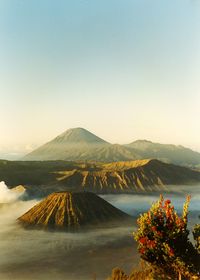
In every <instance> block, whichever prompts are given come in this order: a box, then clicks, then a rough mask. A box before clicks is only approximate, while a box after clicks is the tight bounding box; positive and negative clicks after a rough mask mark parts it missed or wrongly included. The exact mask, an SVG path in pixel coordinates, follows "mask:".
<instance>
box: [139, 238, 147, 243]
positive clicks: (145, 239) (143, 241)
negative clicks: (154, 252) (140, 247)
mask: <svg viewBox="0 0 200 280" xmlns="http://www.w3.org/2000/svg"><path fill="white" fill-rule="evenodd" d="M139 242H140V243H142V244H145V243H146V242H147V238H146V237H141V238H140V239H139Z"/></svg>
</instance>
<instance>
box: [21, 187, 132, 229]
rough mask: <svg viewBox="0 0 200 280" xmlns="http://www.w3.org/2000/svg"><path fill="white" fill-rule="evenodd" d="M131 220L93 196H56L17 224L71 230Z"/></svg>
mask: <svg viewBox="0 0 200 280" xmlns="http://www.w3.org/2000/svg"><path fill="white" fill-rule="evenodd" d="M128 218H130V217H129V216H128V215H127V214H125V213H124V212H122V211H120V210H119V209H117V208H115V207H114V206H112V205H111V204H109V203H108V202H106V201H105V200H104V199H102V198H100V197H98V196H97V195H95V194H94V193H90V192H81V193H71V192H56V193H52V194H50V195H49V196H48V197H47V198H45V199H44V200H43V201H42V202H40V203H39V204H37V205H36V206H34V207H33V208H31V209H30V210H29V211H28V212H26V213H25V214H24V215H22V216H21V217H20V218H19V219H18V220H19V221H20V222H22V223H23V224H25V225H35V226H43V227H45V228H46V227H50V228H57V229H70V228H77V227H80V226H83V225H96V224H97V225H98V224H101V223H105V222H112V221H117V220H118V221H120V220H124V219H128Z"/></svg>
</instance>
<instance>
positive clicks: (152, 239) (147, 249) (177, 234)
mask: <svg viewBox="0 0 200 280" xmlns="http://www.w3.org/2000/svg"><path fill="white" fill-rule="evenodd" d="M189 202H190V196H187V198H186V202H185V203H184V206H183V213H182V215H181V216H179V215H178V214H177V213H176V211H175V210H174V206H173V205H172V204H171V201H170V200H165V201H164V198H163V196H162V195H161V196H160V199H159V200H158V201H157V202H156V203H154V204H153V205H152V207H151V208H150V210H149V211H148V212H147V213H144V214H142V215H140V217H139V219H138V221H137V222H138V226H139V228H138V230H137V231H136V232H135V233H134V238H135V240H136V241H137V242H138V250H139V253H140V255H141V258H142V259H144V260H146V261H147V262H149V263H151V264H152V266H153V267H154V268H155V269H159V270H160V271H162V272H163V273H164V274H166V275H171V277H172V279H173V277H174V279H176V278H177V275H178V274H179V275H183V276H184V277H185V278H186V279H187V278H188V279H189V277H190V276H191V275H199V274H198V273H199V271H198V261H199V254H198V252H197V250H196V248H195V247H194V246H193V245H192V243H191V242H190V240H189V231H188V229H187V220H188V207H189ZM198 230H199V228H198ZM198 230H197V229H196V230H195V233H194V234H196V235H197V232H199V231H198ZM196 235H195V236H196ZM198 240H199V239H198ZM165 279H167V278H165Z"/></svg>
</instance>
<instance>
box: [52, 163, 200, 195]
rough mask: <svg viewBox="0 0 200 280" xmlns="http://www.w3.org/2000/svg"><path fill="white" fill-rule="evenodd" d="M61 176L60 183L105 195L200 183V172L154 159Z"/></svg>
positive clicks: (111, 165)
mask: <svg viewBox="0 0 200 280" xmlns="http://www.w3.org/2000/svg"><path fill="white" fill-rule="evenodd" d="M58 175H59V176H58V177H57V180H58V181H59V183H60V184H63V185H65V186H69V187H70V186H74V187H79V188H80V187H81V188H84V189H86V190H92V191H94V192H103V193H105V192H108V193H109V192H110V193H112V192H133V191H134V192H135V191H136V192H141V191H142V192H143V191H155V190H162V189H163V188H165V186H166V185H179V184H189V183H195V182H200V172H197V171H194V170H191V169H189V168H185V167H180V166H176V165H173V164H167V163H163V162H161V161H158V160H152V159H151V160H150V159H147V160H137V161H130V162H116V163H110V164H109V163H108V164H103V165H101V166H100V167H99V168H96V169H95V168H94V169H89V168H88V170H80V169H74V170H70V171H61V172H59V173H58Z"/></svg>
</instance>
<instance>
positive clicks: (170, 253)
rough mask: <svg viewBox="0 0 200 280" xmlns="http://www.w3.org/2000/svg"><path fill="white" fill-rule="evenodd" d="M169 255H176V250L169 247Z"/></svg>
mask: <svg viewBox="0 0 200 280" xmlns="http://www.w3.org/2000/svg"><path fill="white" fill-rule="evenodd" d="M169 255H170V257H173V256H174V250H173V249H172V248H170V249H169Z"/></svg>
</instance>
